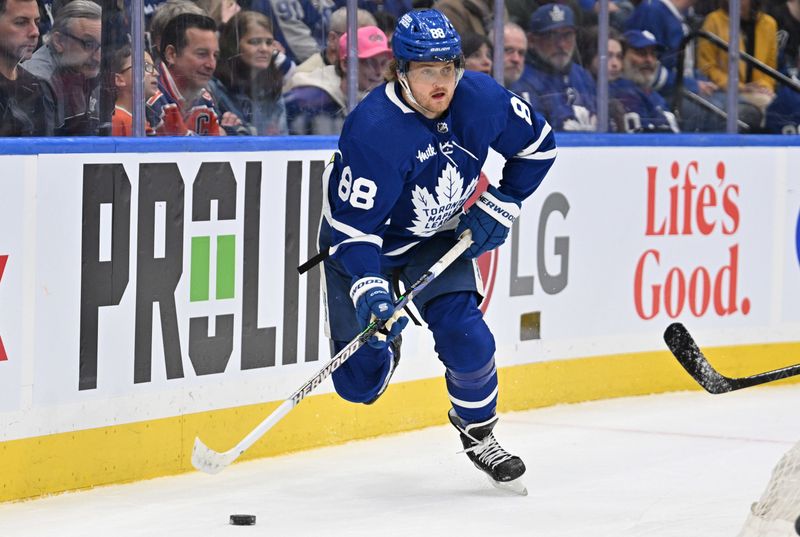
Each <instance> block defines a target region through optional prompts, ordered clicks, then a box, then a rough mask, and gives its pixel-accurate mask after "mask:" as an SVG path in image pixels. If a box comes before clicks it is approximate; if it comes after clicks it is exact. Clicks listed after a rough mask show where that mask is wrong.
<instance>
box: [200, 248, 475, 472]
mask: <svg viewBox="0 0 800 537" xmlns="http://www.w3.org/2000/svg"><path fill="white" fill-rule="evenodd" d="M471 244H472V235H471V233H469V232H465V233H464V234H463V235H462V236H461V238H460V239H459V240H458V242H457V243H456V244H455V246H453V247H452V248H451V249H450V250H448V251H447V252H446V253H445V254H444V255H443V256H442V257H441V258H440V259H439V260H438V261H437V262H436V263H435V264H434V265H433V266H432V267H431V268H430V269H428V270H427V271H426V272H425V274H423V275H422V276H420V278H419V279H418V280H417V281H416V282H414V284H413V285H412V286H411V287H409V288H408V290H407V291H406V293H405V294H404V295H402V296H400V297H398V299H397V300H396V301H395V309H400V308H402V307H404V306H405V305H406V304H408V302H410V301H411V300H413V298H414V297H415V296H416V295H417V294H418V293H419V292H420V291H422V290H423V289H424V288H425V287H427V285H428V284H429V283H430V282H432V281H433V280H434V279H435V278H436V277H437V276H439V275H440V274H441V273H442V272H443V271H444V270H445V269H446V268H447V267H448V266H450V265H451V264H452V263H453V262H454V261H455V260H456V259H458V258H459V257H460V256H461V254H463V253H464V252H465V251H466V250H467V248H469V247H470V245H471ZM382 325H383V322H382V321H381V322H377V321H373V322H371V323H370V324H369V325H367V327H366V328H364V330H362V331H361V333H360V334H358V335H357V336H356V337H355V338H353V340H352V341H350V343H348V344H347V345H346V346H345V347H344V348H343V349H342V350H340V351H339V352H338V353H336V355H335V356H334V357H333V358H331V360H330V361H329V362H328V363H326V364H325V365H324V366H323V367H322V368H321V369H320V370H318V371H317V372H316V373H315V374H314V375H313V376H312V377H311V378H310V379H308V380H307V381H306V382H305V383H303V384H302V385H301V386H300V387H299V388H298V389H297V390H296V391H295V392H294V393H293V394H292V395H290V396H289V397H288V398H287V399H286V400H285V401H284V402H283V403H281V405H280V406H279V407H278V408H276V409H275V410H274V411H273V412H272V413H271V414H270V415H269V416H267V417H266V418H265V419H264V420H263V421H262V422H261V423H259V424H258V425H257V426H256V427H255V428H254V429H253V430H252V431H250V433H248V434H247V436H245V437H244V438H243V439H242V440H241V441H240V442H239V443H238V444H236V445H235V446H233V447H232V448H231V449H229V450H228V451H226V452H223V453H219V452H216V451H214V450H212V449H210V448H208V447H207V446H206V445H205V444H203V442H202V441H201V440H200V439H199V438H196V439H195V445H194V449H193V451H192V464H193V465H194V466H195V468H197V469H198V470H202V471H204V472H208V473H217V472H219V471H220V470H222V469H223V468H225V467H226V466H228V465H229V464H231V463H232V462H233V461H235V460H236V459H237V458H238V457H239V456H240V455H241V454H242V453H244V452H245V451H246V450H247V449H248V448H249V447H250V446H252V445H253V444H254V443H255V442H256V441H258V439H259V438H261V437H262V436H264V434H266V432H267V431H269V430H270V429H271V428H272V427H273V426H274V425H275V424H276V423H278V422H279V421H280V420H282V419H283V418H284V417H285V416H286V415H287V414H288V413H289V412H290V411H291V410H292V409H293V408H294V407H296V406H297V405H299V404H300V402H301V401H302V400H303V399H304V398H305V397H306V396H307V395H308V394H310V393H311V392H312V391H314V390H315V389H316V388H317V386H319V385H320V384H321V383H322V382H323V381H324V380H325V379H327V378H328V377H329V376H331V374H333V372H334V371H336V370H337V369H338V368H339V367H340V366H341V365H342V364H343V363H345V362H346V361H347V360H348V359H349V358H350V357H351V356H352V355H353V354H355V353H356V351H358V349H360V348H361V347H362V346H363V345H364V344H365V343H366V342H367V340H368V339H369V338H370V337H372V336H373V335H374V334H375V332H377V331H378V329H379V328H380V327H381V326H382Z"/></svg>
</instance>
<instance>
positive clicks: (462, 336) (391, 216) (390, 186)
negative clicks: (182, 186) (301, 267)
mask: <svg viewBox="0 0 800 537" xmlns="http://www.w3.org/2000/svg"><path fill="white" fill-rule="evenodd" d="M392 48H393V53H394V60H393V62H392V64H390V66H389V74H388V75H387V80H388V81H387V82H386V83H385V84H382V85H381V86H378V87H377V88H375V89H374V90H373V91H372V92H371V93H370V94H369V95H368V96H367V97H366V98H365V99H364V100H363V101H362V102H361V103H360V104H359V105H358V106H357V107H356V108H355V110H354V111H353V112H352V113H351V114H350V115H349V116H348V117H347V120H346V121H345V124H344V128H343V131H342V134H341V137H340V139H339V151H337V152H336V153H335V154H334V156H333V158H332V159H331V162H330V163H329V165H328V167H327V168H326V171H325V174H324V177H323V180H324V188H325V192H326V195H325V202H324V207H323V218H322V224H321V228H320V245H319V246H320V249H321V251H327V252H328V254H329V257H328V258H327V259H326V260H325V263H324V271H325V274H324V276H325V301H326V307H327V310H328V315H327V319H328V323H329V325H328V329H329V334H330V337H331V339H332V346H333V350H334V352H338V351H339V350H340V349H342V348H343V347H344V346H345V345H346V344H347V342H349V341H350V340H351V339H352V338H353V337H355V336H356V335H357V334H358V333H359V332H360V331H361V330H362V329H363V327H365V326H366V325H367V324H368V323H369V322H370V320H371V319H372V318H378V319H381V320H386V321H387V322H386V325H385V329H384V331H383V333H381V334H380V335H378V336H376V337H373V338H372V339H371V340H370V341H369V345H365V346H363V347H362V348H361V349H360V350H359V351H358V352H357V353H356V354H354V355H353V356H352V357H351V358H350V359H349V360H348V361H347V362H345V363H344V364H343V365H342V367H340V368H339V369H338V370H337V371H335V372H334V373H333V382H334V386H335V388H336V391H337V392H338V394H339V395H340V396H341V397H343V398H344V399H346V400H348V401H351V402H355V403H364V404H371V403H373V402H375V401H376V400H377V399H378V398H379V397H380V396H381V394H382V393H383V392H384V391H385V390H386V387H387V385H388V383H389V379H390V377H391V376H392V374H393V373H394V371H395V368H396V367H397V364H398V361H399V359H400V337H399V334H400V331H401V330H402V329H403V327H405V325H406V324H407V322H408V318H407V317H405V316H404V315H402V312H401V311H395V310H394V306H393V301H392V293H391V291H390V286H391V285H392V284H391V282H392V280H394V281H395V284H396V282H397V281H398V280H399V281H402V282H404V284H405V285H406V286H408V285H410V284H411V283H412V282H414V281H415V280H416V279H417V278H418V277H419V276H420V275H421V274H422V273H423V272H424V271H425V270H426V269H427V268H428V267H429V266H430V265H432V264H433V262H435V261H436V260H437V259H438V258H439V257H440V256H441V255H442V254H443V253H444V252H445V251H447V250H449V249H450V248H451V247H452V246H453V245H454V244H455V242H456V240H457V238H458V237H459V236H460V235H461V234H462V233H463V232H464V231H465V230H471V231H472V239H473V244H472V245H471V247H470V248H469V250H467V252H466V253H465V254H464V257H462V258H460V259H459V260H457V261H456V262H455V263H453V264H452V265H451V266H450V267H449V268H448V269H447V270H446V271H444V273H443V274H442V275H441V276H439V277H437V278H436V280H434V281H433V282H432V283H431V284H430V285H429V286H428V287H426V288H425V289H424V290H423V291H422V292H421V293H420V294H419V295H418V296H417V297H416V298H415V305H416V307H417V308H418V309H419V311H420V313H421V315H422V317H423V319H424V320H425V322H426V323H427V326H428V329H429V330H430V331H431V332H432V334H433V337H434V341H435V350H436V352H437V353H438V355H439V358H440V360H441V361H442V362H443V364H444V365H445V367H446V384H447V391H448V394H449V396H450V401H451V402H452V409H451V410H450V412H449V419H450V421H451V423H452V424H453V425H454V426H455V427H456V429H458V431H459V433H460V437H461V441H462V443H463V445H464V448H465V451H466V453H467V455H468V456H469V458H470V459H471V460H472V462H473V463H474V464H475V465H476V466H477V467H478V468H479V469H481V470H483V471H484V472H486V474H487V475H488V476H489V477H490V479H491V480H492V482H493V483H494V484H496V485H497V486H500V487H503V486H504V485H505V487H506V488H511V489H512V490H515V491H516V492H520V493H522V492H523V491H524V488H523V487H522V486H521V484H520V483H519V481H518V478H519V477H520V476H521V475H522V474H523V473H524V472H525V465H524V464H523V462H522V460H521V459H520V458H519V457H517V456H514V455H511V454H509V453H508V452H506V451H505V450H504V449H503V448H502V447H500V445H499V444H498V442H497V440H496V439H495V438H494V436H493V434H492V429H493V427H494V426H495V423H496V422H497V416H496V414H495V409H496V404H497V391H498V385H497V372H496V367H495V360H494V353H495V342H494V338H493V336H492V334H491V332H490V331H489V328H488V327H487V325H486V323H485V322H484V320H483V317H482V314H481V312H480V310H479V309H478V304H479V302H480V300H481V292H482V287H481V285H480V283H479V281H478V280H477V277H476V272H475V267H474V259H475V258H477V257H478V256H479V255H481V254H482V253H484V252H486V251H489V250H492V249H494V248H496V247H498V246H499V245H500V244H502V243H503V242H504V241H505V239H506V236H507V235H508V232H509V229H510V228H511V225H512V224H513V222H514V219H515V218H516V217H517V215H519V213H520V206H521V203H522V200H524V199H525V198H527V197H528V196H530V195H531V194H532V193H533V191H534V190H536V188H537V187H538V186H539V184H540V183H541V181H542V179H544V177H545V174H546V173H547V171H548V170H549V169H550V167H551V166H552V164H553V161H554V159H555V156H556V146H555V140H554V137H553V134H552V132H551V128H550V126H549V125H548V124H547V122H546V121H545V120H544V119H543V118H542V117H541V116H539V115H538V114H536V113H535V112H534V111H533V110H531V108H530V106H529V105H528V104H527V103H525V102H524V101H523V100H522V99H521V98H519V97H517V96H516V95H514V94H513V93H511V92H509V91H507V90H505V89H504V88H503V87H501V86H500V85H498V84H497V83H495V82H494V80H492V79H491V78H490V77H488V76H486V75H484V74H481V73H473V72H467V73H465V72H464V68H463V66H464V58H463V56H462V53H461V39H460V37H459V35H458V33H457V32H456V31H455V29H454V28H453V26H452V24H451V23H450V21H449V20H447V18H446V17H445V16H444V15H443V14H442V13H441V12H439V11H436V10H433V9H431V10H422V11H412V12H410V13H407V14H405V15H404V16H403V17H401V18H400V20H399V21H398V24H397V28H396V31H395V33H394V37H393V39H392ZM388 133H391V136H389V135H388ZM490 147H491V148H493V149H494V150H496V151H497V152H498V153H500V154H501V155H503V156H504V157H505V158H506V159H507V160H506V165H505V168H504V170H503V177H502V180H501V181H500V184H499V186H498V187H496V186H490V187H489V189H488V191H486V192H485V193H484V194H483V195H482V196H481V197H480V199H479V200H478V201H477V202H476V204H475V205H474V206H473V207H472V208H471V209H470V210H469V211H468V212H466V213H464V212H463V207H464V203H465V202H466V200H467V198H469V197H470V194H472V193H473V191H474V190H475V187H476V185H477V182H478V177H479V175H480V172H481V168H482V166H483V164H484V161H485V160H486V157H487V153H488V150H489V148H490Z"/></svg>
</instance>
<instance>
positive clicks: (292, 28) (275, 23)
mask: <svg viewBox="0 0 800 537" xmlns="http://www.w3.org/2000/svg"><path fill="white" fill-rule="evenodd" d="M315 3H316V4H318V5H319V6H320V7H321V8H323V10H324V7H325V4H327V2H319V1H317V0H314V1H312V0H292V1H291V2H287V1H286V0H251V2H250V6H249V7H248V9H249V10H251V11H258V12H260V13H263V14H264V15H266V16H267V17H269V18H270V20H271V21H272V29H273V31H274V33H275V38H276V39H277V40H278V41H280V43H281V45H282V46H283V49H284V51H285V52H286V56H287V57H288V58H289V59H290V60H291V61H292V62H294V63H295V64H298V65H299V64H301V63H303V62H304V61H306V60H307V59H308V58H310V57H311V56H312V55H314V54H315V53H317V52H318V51H319V50H321V49H322V48H323V47H322V45H323V42H324V39H325V31H324V29H325V26H326V24H327V20H326V18H325V17H324V16H323V13H322V12H321V10H320V9H318V8H317V7H315Z"/></svg>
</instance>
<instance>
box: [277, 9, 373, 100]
mask: <svg viewBox="0 0 800 537" xmlns="http://www.w3.org/2000/svg"><path fill="white" fill-rule="evenodd" d="M356 13H357V15H356V25H357V26H358V27H359V28H363V27H364V26H377V25H378V22H377V21H376V20H375V17H374V16H373V15H372V13H370V12H369V11H367V10H366V9H357V10H356ZM345 32H347V7H346V6H342V7H340V8H339V9H337V10H336V11H334V12H333V13H331V16H330V18H329V19H328V35H327V37H326V40H325V46H324V47H323V48H322V50H320V51H319V52H316V53H314V54H313V55H311V56H310V57H309V58H308V59H307V60H306V61H304V62H303V63H301V64H300V65H298V66H297V70H296V71H295V72H296V73H301V72H310V71H313V70H315V69H319V68H320V67H324V66H326V65H336V63H337V62H338V61H339V40H340V39H341V38H342V35H344V33H345ZM288 82H289V85H287V87H286V91H288V90H290V89H292V87H294V86H293V85H292V84H291V82H292V79H291V78H290V79H289V81H288Z"/></svg>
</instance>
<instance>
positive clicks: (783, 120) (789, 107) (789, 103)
mask: <svg viewBox="0 0 800 537" xmlns="http://www.w3.org/2000/svg"><path fill="white" fill-rule="evenodd" d="M794 57H795V64H794V74H793V75H792V79H793V80H794V81H795V82H797V83H798V84H800V75H798V73H800V50H797V51H795V56H794ZM766 131H767V132H772V133H775V134H800V93H798V92H796V91H794V90H793V89H791V88H788V87H786V86H784V85H781V86H780V87H779V88H778V91H777V92H776V93H775V99H773V100H772V102H771V103H770V105H769V106H768V107H767V121H766Z"/></svg>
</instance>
